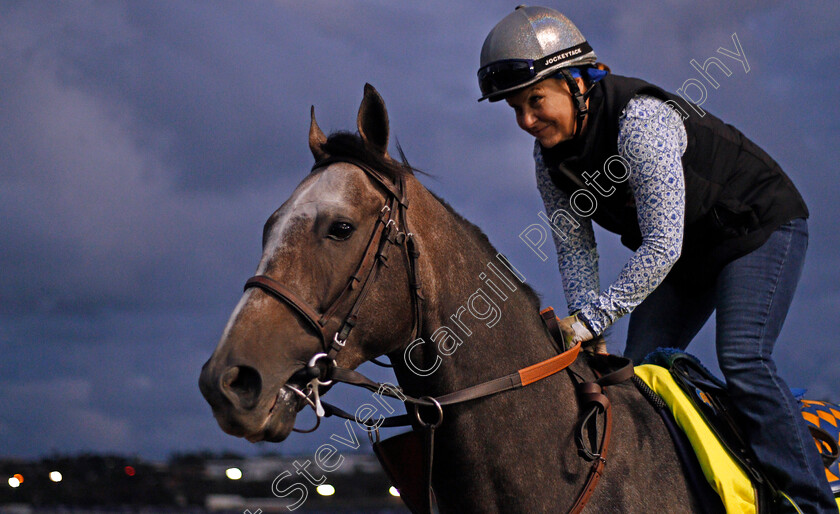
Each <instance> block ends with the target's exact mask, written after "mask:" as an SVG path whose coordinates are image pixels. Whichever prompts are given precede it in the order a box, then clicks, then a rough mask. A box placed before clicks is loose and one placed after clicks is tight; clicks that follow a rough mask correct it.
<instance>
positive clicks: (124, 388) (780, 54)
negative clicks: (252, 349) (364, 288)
mask: <svg viewBox="0 0 840 514" xmlns="http://www.w3.org/2000/svg"><path fill="white" fill-rule="evenodd" d="M548 5H550V6H552V7H555V8H557V9H559V10H561V11H563V12H565V13H566V14H567V15H568V16H569V17H570V18H571V19H572V20H573V21H574V22H576V23H577V24H578V26H579V27H580V28H581V30H582V31H583V33H584V34H585V35H586V37H587V39H588V40H589V41H590V43H591V44H592V46H593V47H594V48H595V50H596V52H597V53H598V56H599V58H600V60H601V61H603V62H605V63H607V64H609V65H610V66H611V68H612V70H613V72H615V73H618V74H622V75H630V76H638V77H641V78H644V79H646V80H649V81H651V82H654V83H656V84H658V85H660V86H662V87H663V88H665V89H667V90H669V91H676V90H677V88H679V87H680V86H681V85H682V84H683V83H684V82H685V81H686V80H688V79H699V78H700V76H699V73H698V72H697V71H696V70H694V69H693V68H692V67H691V65H690V61H691V60H692V59H696V60H697V61H699V62H704V61H705V60H706V59H707V58H708V57H711V56H714V55H717V56H718V57H720V58H721V59H722V60H723V61H725V62H726V63H727V64H728V65H730V69H731V70H732V72H733V73H732V75H731V76H729V77H722V76H721V77H719V78H718V81H719V83H720V87H719V88H717V89H712V88H708V99H707V101H706V103H705V104H704V108H706V109H707V110H708V111H710V112H712V113H714V114H716V115H718V116H720V117H721V118H723V119H724V120H726V121H727V122H729V123H732V124H733V125H735V126H736V127H738V128H740V129H741V130H742V131H743V132H744V133H745V134H747V136H749V137H750V138H751V139H753V140H754V141H756V142H757V143H758V144H759V145H761V146H762V147H764V148H765V149H767V150H768V152H769V153H770V154H771V155H772V156H773V157H774V158H775V159H776V160H777V161H778V162H779V163H780V164H781V165H782V167H783V168H784V169H785V170H786V171H787V172H788V174H789V175H790V176H791V177H792V178H793V180H794V182H795V183H796V184H797V186H798V187H799V188H800V190H801V192H802V194H803V196H804V197H805V199H806V201H807V203H808V205H809V207H810V209H811V220H810V228H811V242H810V248H809V256H808V261H807V263H806V268H805V272H804V276H803V278H802V281H801V283H800V287H799V291H798V294H797V298H796V300H795V302H794V305H793V307H792V309H791V313H790V316H789V319H788V322H787V325H786V327H785V329H784V331H783V332H782V335H781V338H780V341H779V344H778V348H777V351H776V358H777V362H778V365H779V368H780V370H781V373H782V375H783V376H784V377H785V378H786V379H787V380H788V381H789V382H790V383H791V385H798V386H803V387H808V388H810V390H811V394H812V396H815V397H821V396H831V397H833V398H834V399H835V400H837V399H840V394H832V393H831V392H832V391H833V392H835V393H837V392H840V373H838V371H837V369H840V356H838V354H837V350H836V348H837V347H838V345H837V340H838V337H840V336H838V334H839V333H840V319H838V314H840V255H838V248H840V236H838V231H837V220H838V216H840V207H838V198H840V194H838V193H840V180H838V178H837V173H836V163H837V162H838V160H840V159H838V158H840V151H838V142H840V137H838V136H840V124H838V121H837V119H838V116H840V109H838V105H837V102H838V100H837V99H838V97H840V87H838V84H840V67H838V54H840V33H838V31H837V27H838V26H839V25H840V5H838V4H837V2H836V1H814V2H792V1H788V2H758V1H749V2H746V1H742V2H730V1H723V0H716V1H712V2H702V3H701V2H667V3H662V2H636V1H632V2H630V1H628V2H620V3H615V4H612V3H608V2H603V1H598V2H574V3H572V2H569V3H559V4H558V3H551V4H548ZM514 6H515V2H500V1H492V2H485V1H482V2H440V1H428V2H411V3H397V2H386V1H368V2H349V1H348V2H327V1H308V2H287V1H274V2H267V1H263V2H226V3H209V2H186V1H181V2H103V3H99V2H72V3H70V2H62V3H58V2H56V3H50V2H27V3H17V2H6V3H3V4H0V127H2V137H1V138H0V220H2V222H0V352H2V356H3V357H2V360H1V361H0V405H2V407H0V456H39V455H44V454H48V453H50V452H53V451H60V452H78V451H87V450H91V451H113V452H119V453H124V454H138V455H141V456H146V457H151V458H160V457H164V456H166V455H168V454H169V453H171V452H174V451H191V450H198V449H213V450H223V449H228V450H233V451H237V452H240V453H254V452H262V451H267V452H278V451H282V452H283V453H286V454H289V453H298V452H304V453H305V452H311V451H312V450H313V449H314V448H316V447H317V446H318V444H320V442H322V441H323V440H324V438H325V437H327V436H328V435H329V434H330V433H331V432H332V431H333V430H335V429H336V426H337V425H334V424H327V425H326V427H324V428H323V429H322V431H321V434H320V435H304V436H300V435H294V436H292V437H291V438H290V439H289V440H288V441H287V443H285V444H284V445H283V446H282V448H281V447H279V446H276V445H260V446H258V447H255V446H253V445H250V444H249V443H247V442H245V441H244V440H237V439H234V438H232V437H230V436H226V435H224V434H223V433H222V432H221V431H220V430H219V428H218V426H217V425H216V423H215V421H214V420H213V418H212V416H211V413H210V409H209V407H208V406H207V405H206V404H205V403H204V401H203V399H202V398H201V396H200V394H199V392H198V388H197V385H196V382H197V378H198V373H199V369H200V367H201V364H202V363H203V362H204V361H205V360H206V359H207V358H208V357H209V355H210V353H211V352H212V350H213V348H214V346H215V344H216V342H217V340H218V338H219V336H220V334H221V331H222V328H223V327H224V324H225V322H226V320H227V317H228V315H229V313H230V311H231V310H232V308H233V306H234V305H235V303H236V301H237V299H238V298H239V295H240V292H241V287H242V283H243V280H244V279H245V278H247V277H248V276H250V275H251V274H252V273H253V271H254V269H255V267H256V264H257V261H258V259H259V255H260V237H261V228H262V224H263V222H264V221H265V219H266V218H267V217H268V215H269V214H270V213H271V212H272V211H273V210H274V209H275V208H276V207H277V206H279V205H280V204H281V203H282V202H283V201H284V200H285V199H286V198H287V197H288V196H289V195H290V194H291V192H292V190H293V189H294V186H295V185H296V184H297V183H298V182H299V181H300V180H301V179H302V178H303V177H304V176H305V174H306V172H307V171H308V170H309V167H310V165H311V160H312V158H311V155H310V154H309V150H308V147H307V143H306V137H307V130H308V123H309V119H308V118H309V106H310V105H311V104H314V105H315V106H316V111H317V113H318V119H319V122H320V123H321V126H322V127H323V128H324V129H325V130H327V131H329V130H337V129H351V130H352V129H354V128H355V117H356V111H357V109H358V106H359V101H360V100H361V96H362V87H363V85H364V83H365V82H370V83H371V84H373V85H374V86H375V87H376V88H377V89H378V90H379V92H380V93H381V94H382V96H383V97H384V99H385V101H386V103H387V106H388V109H389V113H390V118H391V130H392V134H393V135H395V136H396V137H398V138H399V140H400V142H401V144H402V146H403V148H404V149H405V152H406V154H407V156H408V158H409V159H410V161H411V162H412V164H413V165H415V166H416V167H418V168H420V169H423V170H426V171H429V172H431V173H433V174H435V175H436V178H434V179H430V178H424V179H423V181H424V183H425V184H426V185H427V187H429V188H430V189H432V190H433V191H435V192H436V193H438V194H440V195H441V196H443V197H444V198H445V199H447V200H448V201H449V203H451V204H452V205H453V207H455V209H456V210H458V211H459V212H460V213H461V214H463V215H464V216H465V217H467V218H468V219H470V220H472V221H473V222H475V223H476V224H478V225H479V226H480V227H482V228H484V230H485V232H486V233H487V234H488V236H489V237H490V240H491V241H492V242H493V243H494V244H495V245H496V247H497V248H498V249H499V250H500V251H502V252H504V253H505V254H506V255H508V256H509V257H510V258H511V260H512V261H513V263H514V264H515V265H516V266H517V267H518V268H519V269H520V270H522V271H523V273H524V274H525V275H526V277H527V279H528V281H529V282H530V283H531V284H532V285H533V286H535V288H536V289H537V290H538V291H540V292H541V293H542V295H543V298H544V303H545V304H546V305H549V304H553V305H555V306H557V307H561V308H562V307H563V306H564V301H563V299H562V298H563V294H562V289H561V286H560V280H559V274H558V272H557V268H556V262H555V260H554V255H553V253H552V254H551V258H550V259H549V260H548V261H546V262H542V261H540V260H539V259H538V258H537V257H536V255H535V254H533V253H532V252H531V251H530V250H528V248H527V247H526V246H525V245H524V244H523V243H522V241H521V240H520V239H519V238H518V235H519V233H520V232H521V231H522V230H523V229H524V228H525V227H527V226H528V225H530V224H531V223H535V222H537V221H538V218H537V212H538V211H539V210H540V209H542V204H541V202H540V199H539V195H538V193H537V191H536V185H535V179H534V173H533V161H532V159H531V145H532V142H531V140H530V137H529V136H528V135H527V134H525V133H523V132H521V131H520V130H519V129H518V128H517V127H516V124H515V122H514V118H513V112H512V110H511V109H510V108H509V107H507V106H506V105H504V104H487V103H486V102H482V103H481V104H479V103H477V102H476V99H477V98H478V96H479V92H478V88H477V85H476V80H475V71H476V69H477V67H478V54H479V50H480V48H481V43H482V42H483V40H484V37H485V36H486V34H487V32H488V31H489V30H490V29H491V28H492V26H493V25H494V24H495V23H496V22H497V21H498V20H499V19H501V18H502V17H503V16H505V15H506V14H508V12H510V10H511V9H513V7H514ZM733 33H736V34H737V37H738V39H739V41H740V43H741V45H742V47H743V50H744V53H745V55H746V57H747V60H748V62H749V66H750V70H749V72H745V70H744V68H743V67H742V66H741V65H740V64H739V63H738V62H736V61H734V60H731V59H728V58H726V57H723V56H721V55H720V54H717V53H716V51H717V49H718V48H720V47H724V48H729V49H731V48H733V44H732V40H731V37H732V34H733ZM392 142H393V140H392ZM598 240H599V249H600V253H601V256H602V266H601V267H602V279H601V280H602V285H604V286H605V285H606V284H608V282H609V281H610V280H611V279H612V278H614V277H615V275H616V274H617V272H618V270H619V269H620V266H621V265H622V264H623V263H624V261H625V260H626V259H627V258H628V256H629V253H628V251H627V250H625V249H623V248H622V247H621V246H620V244H619V242H618V241H617V238H615V237H614V236H611V235H607V234H605V233H604V232H601V231H599V232H598ZM546 249H547V250H549V251H550V252H553V250H552V249H551V248H550V247H549V246H546ZM711 328H712V327H711V326H707V327H706V328H705V329H704V330H703V332H701V334H700V335H699V336H698V338H697V339H696V340H695V342H694V343H693V344H692V346H691V347H690V350H692V351H693V352H695V353H696V354H698V355H700V356H701V357H703V358H704V359H706V360H707V361H711V360H713V359H714V351H713V349H712V341H713V332H712V331H711V330H710V329H711ZM625 331H626V322H622V323H619V324H618V325H617V326H616V328H615V329H614V330H613V333H612V337H611V339H610V349H611V350H613V351H614V352H620V351H621V350H622V348H623V346H624V343H623V337H624V332H625ZM372 372H373V373H374V374H376V375H377V376H379V377H382V378H385V377H386V375H383V374H382V373H381V372H379V371H378V370H374V371H372ZM331 397H332V400H333V401H337V403H339V404H344V407H345V408H350V406H351V405H353V403H354V402H356V401H358V400H359V399H360V396H359V395H354V394H339V390H338V389H335V390H334V391H333V392H332V393H331Z"/></svg>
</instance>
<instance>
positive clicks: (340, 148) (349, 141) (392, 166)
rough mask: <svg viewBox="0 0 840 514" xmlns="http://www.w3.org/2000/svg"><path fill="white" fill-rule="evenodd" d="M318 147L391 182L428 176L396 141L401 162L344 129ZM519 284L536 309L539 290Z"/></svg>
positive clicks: (478, 233) (482, 237) (475, 232)
mask: <svg viewBox="0 0 840 514" xmlns="http://www.w3.org/2000/svg"><path fill="white" fill-rule="evenodd" d="M321 150H323V151H324V152H326V153H327V155H329V156H331V157H349V158H351V159H355V160H357V161H360V162H362V163H364V164H366V165H368V166H370V167H372V168H373V169H375V170H376V171H378V172H380V173H382V174H383V175H385V176H386V177H388V178H389V179H391V180H393V181H396V180H397V179H399V178H400V177H403V176H406V175H414V174H415V173H419V174H423V175H428V173H424V172H423V171H420V170H418V169H416V168H414V167H412V166H411V165H410V164H409V163H408V160H407V159H406V158H405V154H404V153H403V151H402V148H401V147H400V146H399V144H397V150H398V151H399V153H400V158H401V160H402V162H400V161H396V160H394V159H392V158H390V157H386V156H384V155H382V154H379V153H377V152H375V151H374V150H372V149H371V148H370V147H369V146H368V145H366V144H365V143H364V141H362V138H361V137H359V135H358V134H354V133H351V132H347V131H336V132H333V133H331V134H330V135H329V137H327V141H326V142H325V143H323V144H322V145H321ZM427 191H429V193H431V194H432V196H433V197H434V198H435V199H436V200H437V201H438V202H440V204H441V205H443V207H444V208H445V209H446V210H447V211H449V213H450V214H452V216H453V217H454V218H455V220H456V221H457V222H458V223H459V224H460V225H461V226H462V227H464V229H465V230H466V231H467V232H468V233H470V234H471V235H472V236H473V237H475V239H476V240H477V241H478V242H479V243H480V244H481V245H483V246H485V247H486V248H487V250H488V252H489V253H491V254H493V255H495V254H497V253H498V250H496V248H495V247H494V246H493V244H492V243H491V242H490V239H489V238H488V237H487V235H486V234H485V233H484V232H483V231H482V230H481V229H480V228H479V227H478V226H477V225H476V224H474V223H473V222H471V221H470V220H468V219H466V218H464V217H463V216H461V215H460V214H458V212H457V211H456V210H455V209H454V208H453V207H452V206H451V205H449V203H448V202H447V201H446V200H444V199H443V198H441V197H440V196H438V195H437V194H435V193H433V192H432V191H430V190H428V189H427ZM520 286H521V287H522V290H523V291H524V292H525V295H526V296H527V297H528V299H529V300H530V301H531V303H533V304H534V308H535V309H537V310H539V309H540V304H541V300H540V296H539V293H537V292H536V291H535V290H534V288H532V287H531V286H530V285H529V284H526V283H522V284H520Z"/></svg>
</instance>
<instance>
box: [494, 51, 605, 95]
mask: <svg viewBox="0 0 840 514" xmlns="http://www.w3.org/2000/svg"><path fill="white" fill-rule="evenodd" d="M589 52H592V47H591V46H589V43H587V42H586V41H584V42H583V43H580V44H577V45H575V46H572V47H569V48H564V49H563V50H560V51H559V52H554V53H553V54H549V55H546V56H545V57H542V58H540V59H538V60H532V59H501V60H498V61H493V62H491V63H490V64H487V65H486V66H482V67H481V68H480V69H479V70H478V87H479V88H480V89H481V94H482V95H483V97H482V98H486V97H487V96H488V95H492V94H493V93H496V92H499V91H506V90H510V89H512V88H515V87H516V86H519V85H522V84H525V83H526V82H528V81H530V80H531V79H533V78H534V77H536V76H537V75H538V74H539V73H540V72H542V71H544V70H547V69H549V68H562V67H563V66H562V65H563V64H566V63H568V64H566V66H568V65H570V64H572V63H571V62H570V61H575V60H577V59H580V57H581V56H582V55H586V54H587V53H589Z"/></svg>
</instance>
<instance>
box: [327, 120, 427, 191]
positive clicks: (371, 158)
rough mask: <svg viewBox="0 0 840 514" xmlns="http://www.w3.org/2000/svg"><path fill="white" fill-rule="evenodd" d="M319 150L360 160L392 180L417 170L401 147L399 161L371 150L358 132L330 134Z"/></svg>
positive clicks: (332, 155) (331, 154)
mask: <svg viewBox="0 0 840 514" xmlns="http://www.w3.org/2000/svg"><path fill="white" fill-rule="evenodd" d="M398 146H399V145H398ZM321 150H322V151H324V152H326V154H327V155H329V156H330V157H349V158H351V159H354V160H357V161H360V162H362V163H364V164H366V165H368V166H370V167H371V168H373V169H375V170H376V171H378V172H380V173H382V174H383V175H385V176H386V177H388V178H389V179H391V180H392V181H394V182H396V180H397V179H399V178H400V177H403V176H405V175H413V174H414V172H415V171H417V170H415V169H414V168H412V167H411V166H410V165H409V164H408V161H406V160H405V155H403V152H402V149H401V148H400V149H399V152H400V155H401V156H402V159H403V161H402V162H399V161H396V160H394V159H392V158H390V157H387V156H385V155H382V154H380V153H378V152H376V151H374V150H372V149H371V148H370V147H369V146H368V145H366V144H365V142H364V141H362V138H361V137H359V135H358V134H353V133H351V132H347V131H343V130H342V131H337V132H333V133H332V134H330V135H329V137H328V138H327V141H326V142H325V143H323V144H321Z"/></svg>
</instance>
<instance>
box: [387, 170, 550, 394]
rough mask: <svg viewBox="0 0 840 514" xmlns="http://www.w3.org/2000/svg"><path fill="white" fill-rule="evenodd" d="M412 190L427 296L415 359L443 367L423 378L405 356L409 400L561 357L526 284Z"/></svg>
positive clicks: (462, 225) (465, 225)
mask: <svg viewBox="0 0 840 514" xmlns="http://www.w3.org/2000/svg"><path fill="white" fill-rule="evenodd" d="M407 186H408V187H409V192H410V193H411V194H412V204H411V209H410V211H411V212H410V215H409V217H410V221H411V229H412V231H413V232H414V233H415V234H417V238H418V244H419V247H420V252H421V255H420V264H419V268H420V276H421V282H422V287H423V295H424V297H425V301H424V305H423V327H422V330H421V332H420V338H421V339H422V342H421V343H420V344H418V345H416V346H415V348H414V349H413V350H412V352H411V356H412V361H413V362H417V363H423V364H422V367H423V368H424V369H430V367H431V366H432V365H433V363H434V362H435V361H437V360H438V359H439V360H440V365H439V366H438V367H437V368H435V371H434V372H433V373H429V374H427V375H425V376H419V375H418V373H416V372H413V371H412V370H411V369H409V367H408V366H407V365H406V363H405V355H404V354H403V353H401V354H400V358H397V359H394V360H395V361H396V362H397V364H396V366H395V371H396V373H397V377H398V379H399V380H400V383H401V384H402V385H403V387H405V388H406V390H407V391H408V392H409V393H410V394H424V395H437V394H444V393H447V392H451V391H454V390H456V389H460V388H463V387H467V386H470V385H474V384H476V383H478V382H480V381H485V380H490V379H493V378H497V377H500V376H504V375H506V374H509V373H511V372H514V371H516V370H517V369H520V368H523V367H526V366H528V365H531V364H534V363H536V362H538V361H540V360H543V359H547V358H549V357H551V356H552V355H554V354H556V351H555V350H554V347H553V345H552V342H551V340H550V336H549V335H548V333H547V331H546V329H545V327H544V325H543V323H542V320H541V319H540V316H539V305H538V304H537V303H536V301H535V296H534V295H533V293H531V292H529V288H527V287H523V285H524V281H526V280H527V278H526V277H524V276H523V275H522V274H521V273H520V272H519V270H516V269H515V268H513V266H512V265H511V264H510V263H509V262H507V261H506V259H505V258H504V257H503V256H501V254H499V253H498V252H497V251H496V250H495V249H494V248H493V247H492V245H491V244H490V243H489V241H487V238H486V237H485V236H484V235H483V234H481V233H480V231H479V230H477V229H476V228H475V227H474V226H472V225H471V224H469V222H467V221H465V220H464V219H463V218H461V217H460V216H458V215H457V214H455V213H454V212H453V211H451V210H450V209H448V208H446V207H445V206H444V205H442V204H441V203H440V202H439V201H438V200H437V199H436V198H435V197H434V196H433V195H431V194H430V193H429V192H428V191H427V190H426V189H425V188H424V187H423V186H422V185H420V184H419V182H417V181H416V180H414V179H412V180H410V181H408V182H407ZM447 353H448V355H447Z"/></svg>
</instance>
